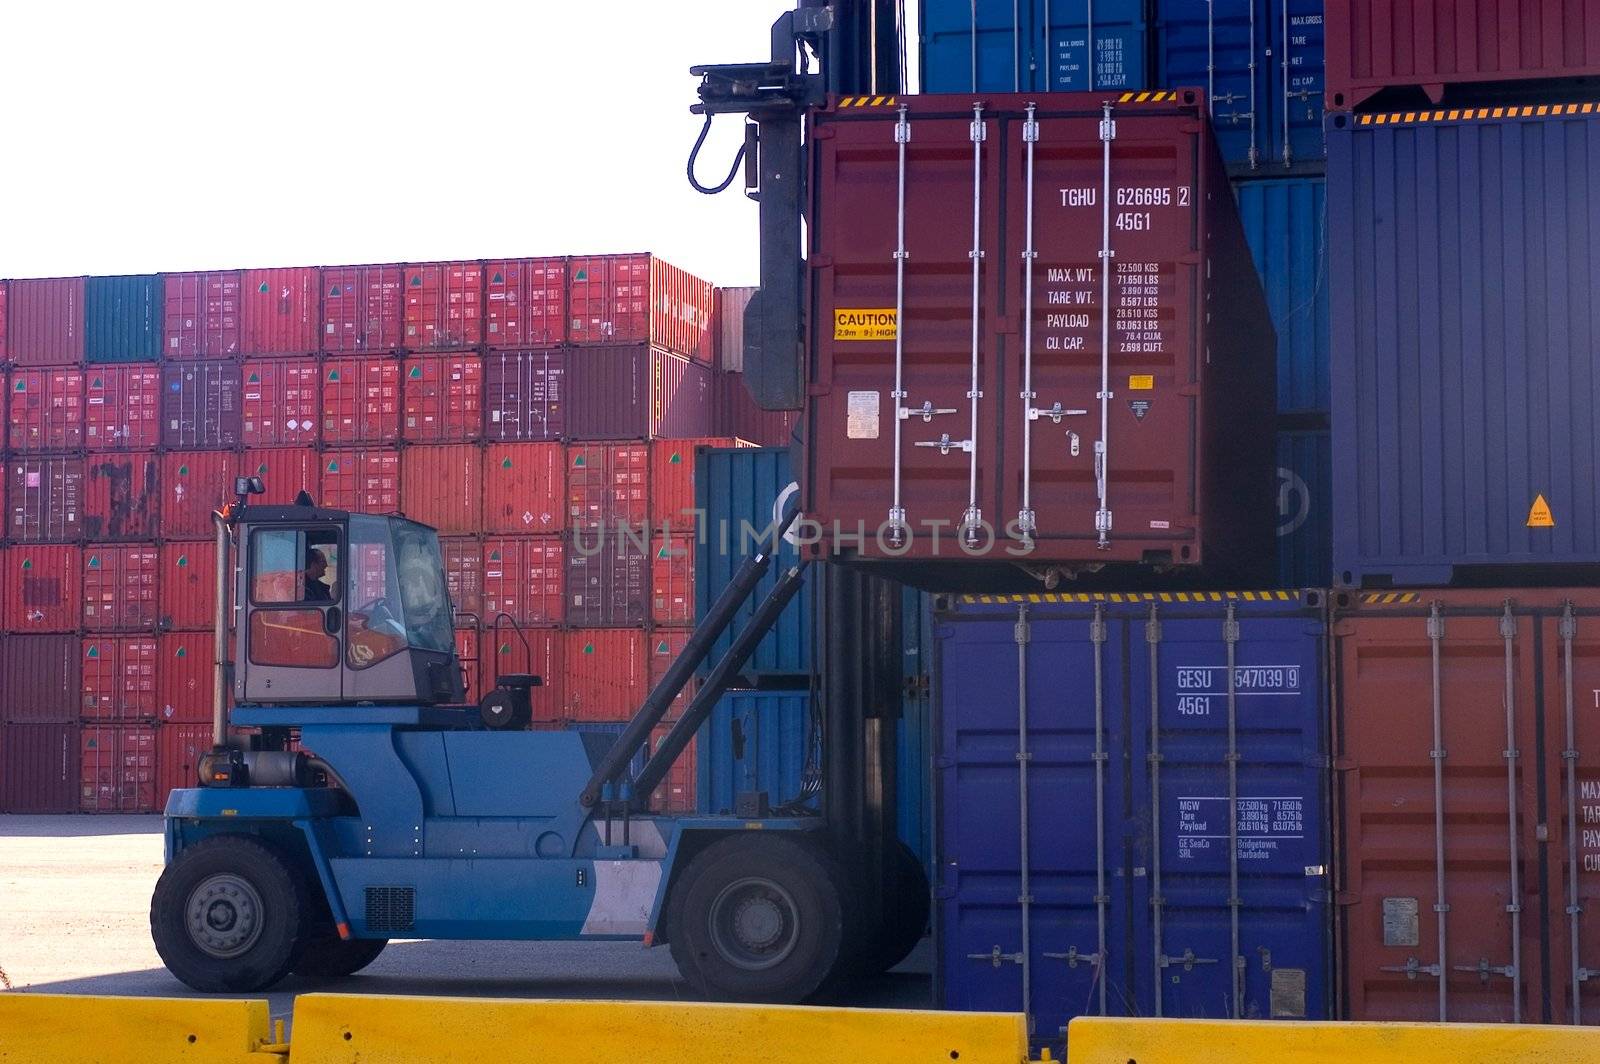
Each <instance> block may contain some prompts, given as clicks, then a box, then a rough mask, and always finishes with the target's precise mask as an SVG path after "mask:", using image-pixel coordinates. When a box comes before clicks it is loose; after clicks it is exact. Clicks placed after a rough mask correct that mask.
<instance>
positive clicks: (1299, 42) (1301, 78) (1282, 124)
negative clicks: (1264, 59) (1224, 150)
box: [1267, 0, 1328, 166]
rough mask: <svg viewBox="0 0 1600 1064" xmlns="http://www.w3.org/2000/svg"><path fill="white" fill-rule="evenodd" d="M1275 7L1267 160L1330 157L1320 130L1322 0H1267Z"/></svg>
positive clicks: (1291, 161) (1291, 162) (1281, 161)
mask: <svg viewBox="0 0 1600 1064" xmlns="http://www.w3.org/2000/svg"><path fill="white" fill-rule="evenodd" d="M1267 3H1268V4H1269V6H1270V7H1271V8H1272V11H1271V16H1272V18H1271V21H1272V43H1271V48H1272V56H1271V59H1270V61H1269V62H1268V63H1267V67H1268V74H1269V77H1270V79H1271V82H1272V92H1271V96H1270V99H1271V101H1272V151H1271V158H1270V159H1269V160H1267V161H1268V163H1269V164H1275V165H1279V166H1293V165H1294V164H1295V163H1315V162H1318V161H1320V160H1322V159H1325V158H1327V155H1328V149H1327V144H1326V141H1325V140H1324V139H1323V134H1322V128H1323V126H1322V116H1323V110H1322V100H1323V91H1324V79H1323V64H1322V56H1323V33H1322V6H1323V0H1267Z"/></svg>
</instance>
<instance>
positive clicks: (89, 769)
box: [78, 724, 156, 813]
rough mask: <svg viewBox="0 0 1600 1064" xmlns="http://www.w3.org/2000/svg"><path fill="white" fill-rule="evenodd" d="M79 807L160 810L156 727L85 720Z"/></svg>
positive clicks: (115, 810)
mask: <svg viewBox="0 0 1600 1064" xmlns="http://www.w3.org/2000/svg"><path fill="white" fill-rule="evenodd" d="M78 744H79V745H78V778H79V779H80V780H81V783H82V785H81V787H80V789H79V793H78V808H79V809H80V810H81V811H83V812H85V813H153V812H155V811H156V729H155V728H154V727H152V726H150V725H147V724H84V725H82V726H81V727H80V728H79V731H78Z"/></svg>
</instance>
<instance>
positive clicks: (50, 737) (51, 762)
mask: <svg viewBox="0 0 1600 1064" xmlns="http://www.w3.org/2000/svg"><path fill="white" fill-rule="evenodd" d="M76 808H78V726H77V725H76V724H65V723H64V724H7V725H5V726H4V727H3V728H0V812H5V813H70V812H72V811H73V810H75V809H76Z"/></svg>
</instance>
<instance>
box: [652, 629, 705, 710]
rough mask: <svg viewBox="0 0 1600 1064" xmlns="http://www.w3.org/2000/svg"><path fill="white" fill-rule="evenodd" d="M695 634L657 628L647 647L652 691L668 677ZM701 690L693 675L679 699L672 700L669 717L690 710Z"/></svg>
mask: <svg viewBox="0 0 1600 1064" xmlns="http://www.w3.org/2000/svg"><path fill="white" fill-rule="evenodd" d="M693 634H694V633H693V630H692V629H688V628H657V629H656V630H655V631H653V632H651V633H650V638H649V640H648V643H647V647H646V649H648V650H649V652H650V662H649V664H648V666H646V672H647V675H648V676H649V678H650V690H652V691H654V690H655V689H656V684H658V683H660V682H661V680H662V679H663V678H664V677H665V676H666V675H667V670H668V669H669V668H671V667H672V663H673V662H674V661H676V660H677V658H678V655H679V654H682V653H683V648H684V646H685V644H687V643H688V642H689V636H691V635H693ZM699 690H700V678H699V677H698V676H694V675H691V676H690V677H689V682H688V683H687V684H685V685H684V687H683V690H682V691H680V692H679V693H678V697H676V698H674V699H673V700H672V706H671V708H670V709H668V710H667V716H669V717H677V716H678V715H679V714H681V713H682V712H683V711H684V710H685V709H687V708H688V706H689V703H690V702H691V701H693V699H694V696H695V692H697V691H699Z"/></svg>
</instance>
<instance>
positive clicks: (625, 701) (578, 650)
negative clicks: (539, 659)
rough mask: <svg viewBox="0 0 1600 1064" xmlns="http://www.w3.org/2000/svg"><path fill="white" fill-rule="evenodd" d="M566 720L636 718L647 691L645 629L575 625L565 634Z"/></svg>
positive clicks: (564, 715)
mask: <svg viewBox="0 0 1600 1064" xmlns="http://www.w3.org/2000/svg"><path fill="white" fill-rule="evenodd" d="M565 639H566V653H565V659H564V661H565V666H566V669H565V679H564V681H563V683H564V687H565V691H564V693H563V703H564V704H563V709H562V712H561V713H560V714H559V717H560V719H562V720H577V721H595V722H604V721H621V720H630V719H632V717H633V715H634V713H635V712H637V711H638V709H639V706H640V705H641V704H642V703H643V702H644V697H645V695H646V694H647V693H649V692H648V687H647V683H648V681H647V680H646V679H645V654H644V641H645V634H644V632H642V631H640V630H639V629H637V628H572V629H568V630H567V631H566V633H565Z"/></svg>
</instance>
